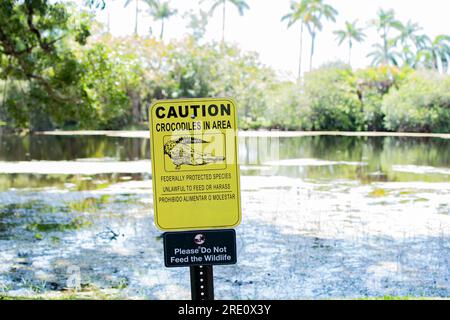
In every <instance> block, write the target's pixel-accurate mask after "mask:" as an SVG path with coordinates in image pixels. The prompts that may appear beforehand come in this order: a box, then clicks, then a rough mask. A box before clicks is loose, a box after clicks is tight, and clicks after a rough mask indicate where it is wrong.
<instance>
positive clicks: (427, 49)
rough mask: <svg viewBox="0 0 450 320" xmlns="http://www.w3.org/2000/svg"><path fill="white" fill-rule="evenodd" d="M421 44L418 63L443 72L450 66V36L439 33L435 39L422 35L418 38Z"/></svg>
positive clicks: (419, 44) (418, 42)
mask: <svg viewBox="0 0 450 320" xmlns="http://www.w3.org/2000/svg"><path fill="white" fill-rule="evenodd" d="M417 44H418V46H419V49H418V53H417V63H418V64H421V65H423V66H425V67H427V68H432V69H434V70H436V71H441V72H443V73H445V72H448V70H449V67H450V36H449V35H439V36H437V37H436V38H435V39H434V40H431V39H430V38H429V37H428V36H426V35H422V36H419V37H418V39H417Z"/></svg>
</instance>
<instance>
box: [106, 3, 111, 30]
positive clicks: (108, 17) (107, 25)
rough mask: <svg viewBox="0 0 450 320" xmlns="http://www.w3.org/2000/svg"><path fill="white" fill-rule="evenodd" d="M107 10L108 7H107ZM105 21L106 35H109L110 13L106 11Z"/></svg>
mask: <svg viewBox="0 0 450 320" xmlns="http://www.w3.org/2000/svg"><path fill="white" fill-rule="evenodd" d="M108 8H109V7H108ZM107 11H108V12H107V20H106V33H111V13H110V11H109V9H107Z"/></svg>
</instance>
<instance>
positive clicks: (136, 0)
mask: <svg viewBox="0 0 450 320" xmlns="http://www.w3.org/2000/svg"><path fill="white" fill-rule="evenodd" d="M139 1H144V2H145V3H146V4H147V5H148V6H149V7H150V8H151V7H153V6H155V4H156V0H134V3H135V16H134V35H135V36H137V34H138V18H139ZM132 2H133V0H126V1H125V5H124V8H126V7H128V6H129V5H130V4H131V3H132ZM108 23H109V22H108Z"/></svg>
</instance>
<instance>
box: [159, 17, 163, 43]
mask: <svg viewBox="0 0 450 320" xmlns="http://www.w3.org/2000/svg"><path fill="white" fill-rule="evenodd" d="M163 35H164V18H162V19H161V34H160V35H159V39H160V40H162V38H163Z"/></svg>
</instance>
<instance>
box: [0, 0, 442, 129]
mask: <svg viewBox="0 0 450 320" xmlns="http://www.w3.org/2000/svg"><path fill="white" fill-rule="evenodd" d="M203 1H204V2H205V3H206V2H208V3H209V4H210V10H209V12H205V11H201V12H198V13H195V12H191V13H189V14H188V15H186V20H187V28H188V29H189V30H190V35H189V36H186V37H185V38H184V39H182V40H177V41H170V42H164V41H163V40H164V39H163V38H164V24H165V23H167V21H169V22H170V20H169V19H170V17H171V16H173V15H175V14H178V11H177V10H176V9H175V8H173V7H172V6H171V4H170V2H169V1H159V0H152V1H150V0H127V1H123V5H124V6H129V5H134V6H135V9H136V11H135V12H136V15H135V21H134V24H135V34H134V35H133V36H127V37H113V36H112V35H111V34H110V33H109V25H108V24H109V22H108V24H107V25H106V26H101V25H99V24H98V23H97V22H96V21H95V19H94V16H93V14H91V13H88V11H86V10H80V8H77V7H76V6H74V5H72V4H70V3H67V2H54V1H52V2H50V1H48V0H24V1H18V0H5V1H2V2H1V4H0V22H1V23H0V128H2V127H3V128H5V127H7V128H10V129H30V130H42V129H123V128H132V127H136V126H142V124H143V123H144V122H145V121H146V120H147V117H148V115H147V111H146V110H147V107H148V106H149V104H150V103H151V102H152V101H153V100H154V99H162V98H181V97H208V96H233V97H235V98H236V100H237V101H238V103H239V107H240V109H239V120H240V126H241V128H243V129H246V128H276V129H282V130H285V129H288V130H390V131H425V132H449V131H450V77H449V76H448V71H449V62H450V36H448V35H440V36H438V37H436V38H435V39H431V38H429V37H428V36H427V35H426V34H423V33H421V28H420V26H418V25H417V24H416V23H414V22H412V21H408V22H407V23H405V24H403V23H401V22H400V21H398V20H397V19H396V18H395V14H394V12H393V11H392V10H383V9H380V10H379V11H378V13H377V17H376V18H375V19H373V20H372V21H369V22H368V23H367V25H366V26H362V25H360V24H359V22H358V21H353V22H348V21H347V22H346V23H345V25H344V26H343V28H342V29H337V30H335V35H336V41H338V43H339V44H344V43H346V44H347V46H348V50H349V54H348V61H346V62H345V63H344V62H336V63H330V64H327V65H324V66H321V67H319V68H317V69H314V70H313V69H312V64H313V56H314V47H315V45H314V44H315V42H316V41H318V39H319V38H318V35H319V33H320V32H321V31H322V30H323V22H324V21H325V20H329V21H335V19H336V16H337V15H338V12H337V10H336V9H335V8H333V7H331V6H330V5H328V4H326V3H325V2H324V1H323V0H302V1H296V2H295V1H294V2H292V4H291V8H290V12H288V13H287V14H286V15H285V16H283V17H281V20H282V21H286V22H287V25H288V27H291V26H294V25H297V26H299V27H300V30H299V31H300V43H301V44H302V43H303V40H304V39H303V37H304V29H305V28H306V30H307V32H308V34H309V36H310V40H311V52H310V61H309V64H310V70H309V72H305V73H302V70H301V68H300V66H301V60H300V61H299V70H298V81H297V82H295V83H294V82H291V81H282V80H280V79H279V78H278V77H277V74H276V72H275V71H274V70H272V69H271V68H268V67H266V66H264V65H263V64H262V63H261V62H260V60H259V58H258V56H257V55H256V54H255V53H249V52H242V51H241V50H240V49H239V48H238V47H237V46H235V45H230V44H228V43H227V42H226V41H225V28H226V12H227V11H226V10H227V9H228V8H234V9H236V10H238V12H239V13H240V14H241V15H243V14H244V13H245V10H250V9H251V8H249V6H248V4H247V3H246V2H245V1H243V0H214V1H213V0H211V1H207V0H203ZM87 3H88V5H90V6H91V8H97V10H107V8H108V7H107V3H106V2H104V1H101V0H88V1H87ZM140 8H146V9H145V10H148V12H149V13H150V14H151V15H152V16H153V17H154V19H155V20H157V21H159V22H160V23H161V24H160V33H159V36H157V37H153V36H151V35H148V36H139V35H138V34H137V30H138V21H139V12H140ZM218 9H220V10H221V13H222V35H221V37H220V40H219V41H213V42H206V41H201V40H202V38H203V36H204V33H205V30H206V27H207V23H208V18H209V16H210V15H211V14H212V13H213V12H214V11H215V10H218ZM366 28H375V30H376V31H377V33H378V34H379V42H378V43H375V44H374V45H373V49H374V50H373V52H370V53H369V54H368V56H370V57H371V58H372V66H371V67H368V68H366V69H362V70H353V69H352V68H351V50H352V48H353V46H354V44H355V43H358V42H362V41H364V40H365V30H366ZM300 50H302V46H300ZM299 56H300V57H301V52H300V55H299Z"/></svg>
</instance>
